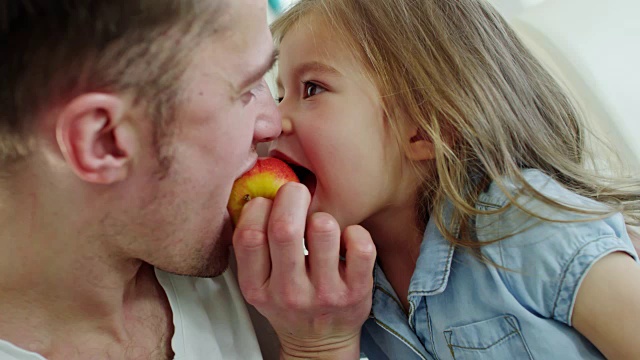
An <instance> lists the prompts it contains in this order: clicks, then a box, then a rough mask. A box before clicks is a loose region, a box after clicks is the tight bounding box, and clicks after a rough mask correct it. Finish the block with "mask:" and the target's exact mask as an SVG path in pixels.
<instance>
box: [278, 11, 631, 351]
mask: <svg viewBox="0 0 640 360" xmlns="http://www.w3.org/2000/svg"><path fill="white" fill-rule="evenodd" d="M272 31H273V33H274V37H275V39H276V42H277V43H278V44H279V49H280V60H279V68H278V70H279V71H278V81H277V82H278V92H279V95H278V96H279V101H280V110H281V112H282V117H283V119H282V129H283V132H282V135H281V136H280V137H279V138H278V139H277V140H276V141H275V142H274V143H273V144H272V146H271V150H270V155H271V156H275V157H279V158H281V159H284V160H286V161H287V162H289V163H290V164H292V165H293V166H294V167H295V169H296V170H297V171H298V174H299V175H300V178H301V180H302V182H303V183H305V185H307V186H308V187H309V189H310V191H311V193H312V196H313V198H312V202H311V209H310V211H311V212H315V211H324V212H328V213H330V214H332V215H333V216H335V218H336V219H337V221H338V222H339V224H340V226H341V227H343V228H344V227H345V226H347V225H351V224H361V225H363V226H364V227H365V228H366V229H367V230H369V231H370V232H371V235H372V237H373V239H374V241H375V243H376V246H377V252H378V263H377V265H376V268H375V274H374V278H375V289H374V295H373V308H372V311H371V315H370V318H369V320H368V321H367V322H366V323H365V325H364V327H363V331H362V349H363V351H364V352H365V353H366V354H367V355H368V357H369V358H370V359H387V358H391V359H494V360H495V359H599V358H603V357H610V358H640V344H639V343H638V342H637V341H636V340H637V336H638V335H637V334H640V266H639V265H638V256H637V254H636V252H635V251H634V249H633V246H632V244H631V241H630V240H629V236H628V234H627V232H626V224H631V223H635V222H637V221H638V220H639V218H640V202H639V200H640V196H639V194H640V192H639V189H640V183H639V182H638V181H637V180H633V179H631V178H626V179H625V178H615V177H612V176H609V175H607V176H605V175H602V173H599V172H597V171H595V170H593V167H589V166H587V160H588V159H590V158H589V157H588V152H587V150H588V149H587V147H586V145H585V143H586V140H585V137H586V130H585V128H584V125H583V122H582V119H581V118H580V116H579V114H578V112H577V111H576V109H575V108H574V107H573V106H572V102H571V101H570V98H569V97H568V96H567V95H566V94H565V93H564V92H563V90H562V89H561V87H560V86H559V85H558V84H557V83H556V82H555V81H554V79H553V78H552V77H551V76H550V75H549V74H548V73H547V72H546V71H545V70H544V69H543V67H542V66H541V65H540V63H539V62H538V61H536V59H535V58H534V57H533V56H532V55H531V54H530V53H529V52H528V51H527V49H525V47H524V46H523V45H522V43H521V42H520V41H519V40H518V38H517V37H516V35H515V34H514V33H513V31H512V30H511V29H510V28H509V26H508V25H507V24H506V23H505V21H504V20H503V19H502V18H501V17H500V16H499V15H498V14H497V13H496V12H495V11H494V10H493V9H492V8H491V7H490V6H489V5H488V4H487V3H485V2H483V1H481V0H455V1H444V0H395V1H377V0H367V1H365V0H301V1H300V2H299V3H298V4H296V5H295V6H294V7H293V8H292V9H290V10H289V11H288V12H286V13H285V14H284V15H283V16H282V17H280V18H279V19H278V20H277V21H276V22H275V23H274V24H273V26H272ZM589 168H591V170H588V169H589Z"/></svg>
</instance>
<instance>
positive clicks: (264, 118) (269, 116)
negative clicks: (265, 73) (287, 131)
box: [253, 83, 282, 143]
mask: <svg viewBox="0 0 640 360" xmlns="http://www.w3.org/2000/svg"><path fill="white" fill-rule="evenodd" d="M264 89H265V90H264V91H260V92H259V93H258V94H257V95H256V96H257V98H256V101H257V102H258V103H257V106H258V109H259V110H258V117H257V118H256V125H255V130H254V133H253V141H254V143H261V142H268V141H272V140H274V139H276V138H277V137H278V136H279V135H280V133H281V132H282V123H281V121H280V111H279V110H278V106H277V105H276V102H275V101H274V100H273V98H272V97H271V93H270V92H269V89H268V88H267V84H266V83H265V84H264Z"/></svg>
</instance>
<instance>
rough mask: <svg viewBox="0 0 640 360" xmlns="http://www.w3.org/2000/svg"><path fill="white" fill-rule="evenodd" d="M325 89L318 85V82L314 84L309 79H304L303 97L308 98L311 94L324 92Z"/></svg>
mask: <svg viewBox="0 0 640 360" xmlns="http://www.w3.org/2000/svg"><path fill="white" fill-rule="evenodd" d="M325 91H326V89H325V88H323V87H322V86H320V85H318V84H314V83H312V82H310V81H305V82H304V95H303V98H304V99H307V98H310V97H312V96H315V95H318V94H320V93H323V92H325Z"/></svg>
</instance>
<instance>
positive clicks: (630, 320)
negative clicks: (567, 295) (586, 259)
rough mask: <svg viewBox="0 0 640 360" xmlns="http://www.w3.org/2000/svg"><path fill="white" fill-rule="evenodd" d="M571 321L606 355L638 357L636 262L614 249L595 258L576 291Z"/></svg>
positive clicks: (639, 307)
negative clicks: (614, 251)
mask: <svg viewBox="0 0 640 360" xmlns="http://www.w3.org/2000/svg"><path fill="white" fill-rule="evenodd" d="M572 325H573V327H574V328H576V330H578V331H579V332H580V333H581V334H582V335H584V336H585V337H586V338H587V339H589V341H591V342H592V343H593V344H594V345H595V346H596V347H597V348H598V349H599V350H600V351H601V352H602V353H603V354H604V356H605V357H607V358H609V359H640V342H639V341H638V338H639V337H640V265H638V264H637V263H636V262H635V261H634V260H633V258H631V257H630V256H629V255H627V254H625V253H622V252H616V253H612V254H609V255H607V256H605V257H604V258H602V259H601V260H599V261H598V262H596V263H595V264H594V265H593V267H592V268H591V269H590V270H589V272H588V273H587V274H586V276H585V278H584V280H583V282H582V285H580V289H579V290H578V294H577V296H576V301H575V305H574V310H573V316H572Z"/></svg>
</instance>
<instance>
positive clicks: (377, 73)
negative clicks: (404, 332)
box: [272, 0, 640, 247]
mask: <svg viewBox="0 0 640 360" xmlns="http://www.w3.org/2000/svg"><path fill="white" fill-rule="evenodd" d="M309 16H319V17H321V18H322V19H323V20H325V21H327V22H328V23H329V24H330V26H331V31H333V32H335V33H336V35H337V36H336V38H338V39H343V40H344V41H345V42H346V43H347V45H348V46H350V48H352V49H353V51H354V53H356V54H358V55H359V56H360V60H361V61H362V64H363V65H364V67H365V72H366V75H368V76H369V77H370V78H371V79H372V81H373V82H374V84H376V86H377V87H378V90H379V91H380V93H381V94H382V99H381V100H382V106H383V109H384V112H385V115H386V118H387V119H388V126H389V128H390V129H391V130H392V131H393V132H394V135H395V136H396V137H397V139H398V145H399V146H405V145H406V139H405V138H404V137H403V135H402V134H405V132H403V131H401V129H403V128H404V127H406V126H415V127H417V128H419V129H422V131H423V133H422V136H424V137H425V138H426V139H429V140H431V141H432V142H433V143H434V146H435V162H434V163H433V164H431V165H430V166H425V165H424V164H416V166H415V169H416V171H418V175H419V176H421V178H422V179H423V183H424V186H423V188H421V189H420V194H419V195H420V196H419V198H420V199H421V200H420V201H419V203H418V204H417V206H418V211H419V214H420V218H421V224H419V226H424V224H425V222H426V221H427V219H428V218H429V216H431V217H432V218H434V220H435V221H436V224H437V226H438V228H439V230H440V231H441V232H442V233H443V234H444V235H445V237H446V238H447V239H448V240H449V241H451V242H453V243H455V244H458V245H463V246H467V247H478V246H480V245H482V244H479V243H478V242H477V241H474V240H473V239H472V238H471V235H470V234H471V233H472V230H471V226H472V219H473V218H474V217H475V216H477V215H479V214H487V212H486V211H481V210H478V209H476V206H475V204H476V202H477V199H478V195H479V194H480V192H481V191H482V189H483V188H484V187H485V186H486V185H487V184H489V183H490V182H492V181H493V182H495V184H497V186H499V187H501V188H502V189H503V190H505V193H506V194H507V196H510V198H511V204H510V205H515V206H518V204H517V202H516V201H515V198H514V196H511V195H509V193H508V192H507V191H506V189H505V183H504V179H511V180H513V181H515V182H516V183H519V184H522V189H521V192H522V193H526V194H528V195H530V196H534V197H535V198H537V199H539V200H541V201H544V202H545V203H547V204H549V205H551V206H553V207H556V208H559V209H563V210H570V211H576V212H580V213H585V214H591V215H594V216H595V217H606V216H610V215H611V214H613V213H615V212H622V213H623V214H624V216H625V220H626V221H627V223H629V224H631V223H637V222H638V221H639V220H640V181H637V180H634V179H632V178H631V177H614V176H612V175H611V174H607V175H605V174H604V173H599V172H597V171H594V169H590V168H589V167H588V166H586V162H587V161H589V159H591V157H590V156H589V153H588V149H587V146H586V145H585V143H586V137H587V130H586V128H585V125H584V124H583V119H582V116H581V115H580V113H579V111H578V110H577V108H576V106H575V105H574V102H573V101H572V99H571V97H569V96H568V95H567V93H566V91H565V90H564V89H563V88H562V87H561V86H560V85H559V84H558V82H557V81H556V80H554V78H553V77H552V76H551V75H550V74H549V73H548V72H547V71H546V70H545V68H544V67H543V66H542V65H541V64H540V62H539V61H538V60H537V59H536V58H535V57H534V56H533V55H532V54H531V53H530V52H529V51H528V50H527V48H526V47H525V46H524V45H523V44H522V42H521V41H520V40H519V39H518V37H517V35H516V34H515V33H514V31H513V30H512V29H511V28H510V27H509V25H508V24H507V23H506V21H505V20H504V19H503V18H502V17H501V16H500V15H499V14H498V13H497V12H496V11H495V10H494V9H493V8H492V7H491V6H490V5H489V4H488V3H486V2H485V1H482V0H456V1H442V0H394V1H382V0H366V1H365V0H301V1H300V2H299V3H297V4H296V5H294V6H293V7H292V8H291V9H289V10H288V11H287V12H286V13H285V14H283V16H281V17H280V18H278V19H277V20H276V21H275V22H274V23H273V24H272V32H273V34H274V38H275V40H276V42H277V43H279V42H280V41H281V40H282V38H283V37H284V36H285V34H286V33H287V32H288V31H289V30H290V29H291V28H292V26H294V25H295V24H296V23H298V22H299V21H300V20H301V19H303V18H305V19H307V18H308V17H309ZM393 120H396V121H393ZM397 120H402V121H397ZM526 168H534V169H539V170H541V171H542V172H544V173H545V174H547V175H549V176H550V177H552V178H553V179H555V180H557V181H558V182H560V183H561V184H562V185H564V186H565V187H566V188H568V189H569V190H571V191H574V192H575V193H578V194H580V195H582V196H585V197H588V198H591V199H595V200H597V201H599V202H600V203H603V204H606V205H608V206H607V207H606V208H607V209H606V210H602V209H599V210H594V209H578V208H575V207H571V206H568V205H566V204H563V203H561V202H559V201H557V200H554V199H551V198H548V197H546V196H545V195H544V194H542V193H540V192H538V191H536V190H535V189H534V188H532V187H531V186H530V185H528V184H527V182H526V181H525V179H524V178H523V174H522V170H523V169H526ZM446 202H451V203H452V204H453V207H454V210H453V214H452V217H451V219H450V222H449V221H447V219H445V217H444V214H445V212H444V211H443V209H444V206H445V203H446ZM510 205H509V206H510ZM506 208H508V206H507V207H503V208H502V209H499V210H495V211H493V212H498V213H499V212H502V211H505V210H506ZM523 210H525V209H523ZM525 211H526V210H525ZM531 215H533V216H536V217H538V218H540V219H542V220H549V219H545V218H544V217H543V216H542V215H541V214H531ZM456 229H460V232H458V231H456ZM497 240H500V239H496V241H497ZM484 244H486V242H485V243H484Z"/></svg>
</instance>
